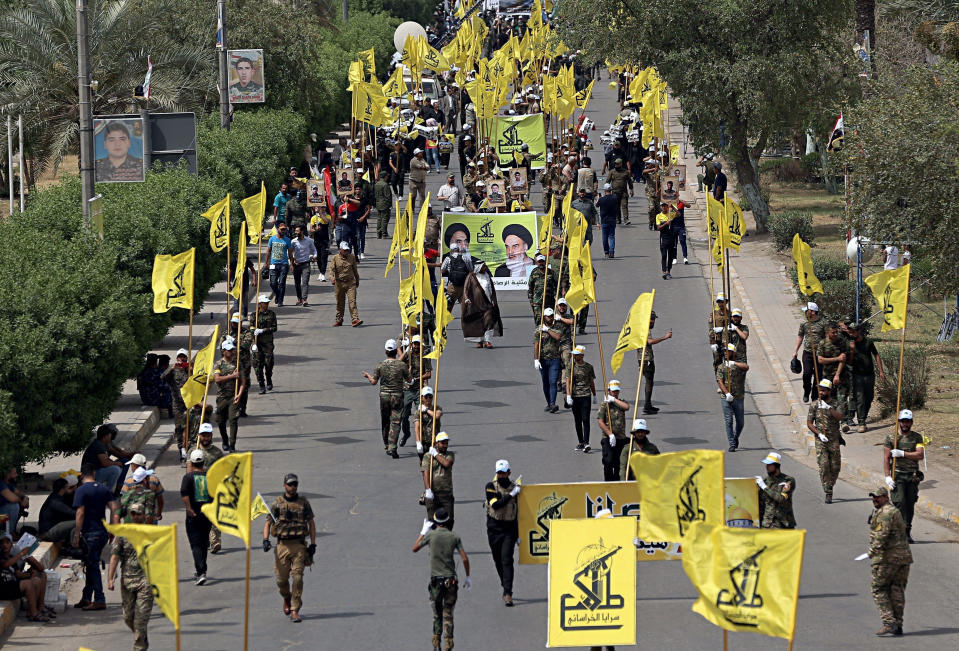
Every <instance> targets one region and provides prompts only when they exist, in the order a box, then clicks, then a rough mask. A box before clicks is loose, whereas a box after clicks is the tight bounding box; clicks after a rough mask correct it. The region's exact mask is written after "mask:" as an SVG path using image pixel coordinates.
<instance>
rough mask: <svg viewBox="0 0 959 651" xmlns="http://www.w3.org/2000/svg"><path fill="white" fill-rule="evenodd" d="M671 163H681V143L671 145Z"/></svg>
mask: <svg viewBox="0 0 959 651" xmlns="http://www.w3.org/2000/svg"><path fill="white" fill-rule="evenodd" d="M669 164H670V165H679V145H670V146H669Z"/></svg>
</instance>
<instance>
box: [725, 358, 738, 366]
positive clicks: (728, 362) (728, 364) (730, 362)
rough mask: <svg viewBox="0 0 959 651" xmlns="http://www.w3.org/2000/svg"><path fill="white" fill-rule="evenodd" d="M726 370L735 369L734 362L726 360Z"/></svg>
mask: <svg viewBox="0 0 959 651" xmlns="http://www.w3.org/2000/svg"><path fill="white" fill-rule="evenodd" d="M726 368H736V362H735V361H734V360H731V359H727V360H726Z"/></svg>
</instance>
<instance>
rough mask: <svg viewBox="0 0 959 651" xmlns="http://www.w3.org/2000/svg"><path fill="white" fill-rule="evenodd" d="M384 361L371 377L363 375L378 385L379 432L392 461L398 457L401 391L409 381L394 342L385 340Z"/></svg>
mask: <svg viewBox="0 0 959 651" xmlns="http://www.w3.org/2000/svg"><path fill="white" fill-rule="evenodd" d="M385 348H386V359H384V360H383V361H382V362H380V363H379V364H377V365H376V370H375V371H373V375H370V374H369V373H363V377H365V378H366V379H367V380H368V381H369V383H370V384H376V383H377V382H379V383H380V430H381V432H382V435H383V448H384V449H385V450H386V454H388V455H390V456H391V457H393V458H394V459H399V458H400V455H399V453H397V451H396V442H397V439H398V438H399V434H400V416H401V414H402V413H403V389H404V387H405V386H406V383H407V382H409V380H410V369H409V366H407V365H406V362H404V361H402V360H400V359H397V358H396V348H397V346H396V340H395V339H387V340H386V345H385Z"/></svg>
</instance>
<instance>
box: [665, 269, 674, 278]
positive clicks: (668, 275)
mask: <svg viewBox="0 0 959 651" xmlns="http://www.w3.org/2000/svg"><path fill="white" fill-rule="evenodd" d="M672 279H673V274H671V273H669V272H668V271H667V272H666V280H672Z"/></svg>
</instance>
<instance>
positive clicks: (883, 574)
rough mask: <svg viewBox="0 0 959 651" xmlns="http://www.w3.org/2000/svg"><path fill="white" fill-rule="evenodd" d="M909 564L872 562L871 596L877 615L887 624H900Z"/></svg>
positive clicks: (904, 602) (904, 605) (904, 603)
mask: <svg viewBox="0 0 959 651" xmlns="http://www.w3.org/2000/svg"><path fill="white" fill-rule="evenodd" d="M908 581H909V565H908V564H906V565H901V564H898V563H873V565H872V598H873V600H874V601H875V602H876V608H878V609H879V617H880V619H882V623H883V624H885V625H887V626H902V612H903V610H904V609H905V607H906V583H907V582H908Z"/></svg>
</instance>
